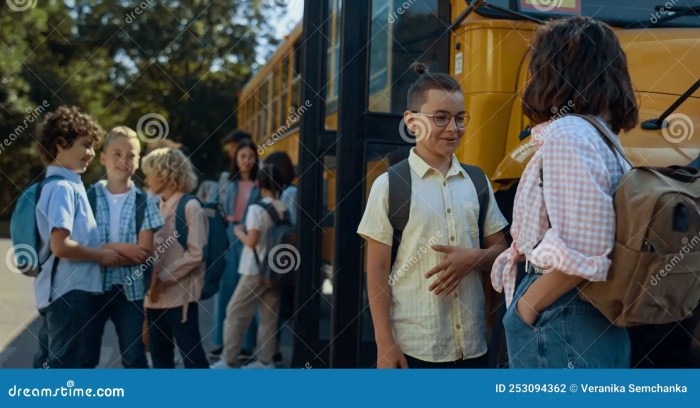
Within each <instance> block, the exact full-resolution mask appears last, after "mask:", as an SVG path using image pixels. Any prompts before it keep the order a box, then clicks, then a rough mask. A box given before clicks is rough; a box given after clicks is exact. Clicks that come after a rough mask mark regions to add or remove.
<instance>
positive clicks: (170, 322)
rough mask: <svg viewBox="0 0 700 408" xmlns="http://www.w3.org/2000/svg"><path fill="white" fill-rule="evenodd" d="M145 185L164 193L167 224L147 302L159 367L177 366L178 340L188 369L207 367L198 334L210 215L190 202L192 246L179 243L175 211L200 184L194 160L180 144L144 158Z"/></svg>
mask: <svg viewBox="0 0 700 408" xmlns="http://www.w3.org/2000/svg"><path fill="white" fill-rule="evenodd" d="M142 168H143V172H144V174H145V175H146V184H147V185H148V187H149V188H150V189H151V191H152V192H153V194H159V195H160V196H161V204H160V213H161V216H162V217H163V220H164V225H163V228H162V229H161V230H160V231H158V232H157V233H156V235H155V239H156V242H162V243H163V244H162V245H161V246H160V247H159V248H158V250H157V258H156V260H155V262H154V264H153V265H154V266H153V274H152V278H151V286H150V289H149V291H148V293H147V295H146V300H145V302H144V306H145V308H146V318H147V322H148V336H149V345H150V351H151V358H152V360H153V367H154V368H174V366H175V361H174V360H175V359H174V350H173V345H177V348H178V350H179V351H180V354H181V355H182V358H183V362H184V365H185V367H186V368H207V367H208V366H209V364H208V363H207V359H206V356H205V354H204V348H203V347H202V339H201V336H200V333H199V315H198V313H199V303H198V301H199V298H200V295H201V293H202V287H203V284H204V271H205V262H204V248H205V246H206V244H207V236H208V228H209V225H208V220H207V217H206V214H205V213H204V212H203V211H202V206H201V204H200V203H199V201H197V200H189V201H188V202H187V204H186V205H185V220H184V221H185V223H186V224H187V228H188V234H187V247H186V248H183V246H181V245H180V244H179V243H178V242H177V237H178V236H179V233H178V232H177V229H176V222H175V221H176V214H175V213H176V210H177V207H178V204H179V202H180V200H181V199H182V198H183V196H184V195H185V194H188V193H189V192H191V191H192V190H193V189H194V188H195V187H196V186H197V176H196V175H195V173H194V168H193V167H192V163H191V162H190V161H189V159H188V158H187V157H186V156H185V155H184V154H183V153H182V152H181V151H180V150H178V149H172V148H160V149H156V150H154V151H152V152H151V153H149V154H148V155H147V156H146V157H144V158H143V162H142Z"/></svg>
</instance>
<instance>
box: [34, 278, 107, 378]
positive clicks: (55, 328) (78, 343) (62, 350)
mask: <svg viewBox="0 0 700 408" xmlns="http://www.w3.org/2000/svg"><path fill="white" fill-rule="evenodd" d="M94 297H95V295H94V294H92V293H89V292H84V291H81V290H73V291H70V292H68V293H66V294H65V295H63V296H61V297H60V298H58V299H56V300H54V301H53V302H51V304H50V305H49V306H47V307H45V308H43V309H41V310H39V314H40V315H41V319H42V322H41V327H40V328H39V336H38V337H39V351H38V352H37V354H36V355H35V357H34V368H79V367H80V364H81V360H82V358H83V350H84V347H85V328H86V326H87V324H88V322H89V321H90V318H91V317H92V313H93V312H94V310H93V309H92V301H93V298H94Z"/></svg>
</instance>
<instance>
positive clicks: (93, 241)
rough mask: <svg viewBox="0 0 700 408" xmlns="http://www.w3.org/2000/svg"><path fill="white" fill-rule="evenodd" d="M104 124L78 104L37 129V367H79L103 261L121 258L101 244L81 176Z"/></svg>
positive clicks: (99, 287)
mask: <svg viewBox="0 0 700 408" xmlns="http://www.w3.org/2000/svg"><path fill="white" fill-rule="evenodd" d="M102 133H103V132H102V129H101V128H100V126H99V125H98V124H97V123H96V122H95V120H94V119H93V118H92V117H90V116H89V115H87V114H85V113H82V112H81V111H80V110H79V109H78V108H77V107H66V106H61V107H59V108H58V109H57V110H56V112H53V113H49V114H48V115H47V116H46V118H45V120H44V121H43V122H42V123H41V124H40V126H39V131H38V135H37V136H38V137H37V139H38V142H39V150H40V153H41V156H42V158H43V159H44V161H45V162H46V163H48V167H47V168H46V176H47V177H49V176H59V177H61V179H58V180H51V181H49V182H47V183H46V184H45V185H44V187H43V189H42V193H41V197H40V199H39V202H38V203H37V208H36V221H37V228H38V232H39V237H40V240H41V246H40V249H39V259H42V260H43V259H46V261H45V262H44V263H43V264H42V265H41V267H40V272H39V275H38V276H37V278H36V280H35V281H34V294H35V297H36V304H37V308H38V309H39V313H40V314H41V318H42V319H43V322H42V327H41V331H40V333H39V346H40V350H39V353H38V354H37V356H36V358H35V361H34V366H35V367H45V368H77V367H79V366H80V360H81V357H82V356H81V351H82V350H83V347H84V332H85V331H84V328H85V326H86V325H87V323H88V321H89V320H90V318H91V316H92V314H93V313H94V310H93V308H92V297H93V294H94V293H100V292H102V280H101V275H100V264H102V265H105V266H111V265H116V264H118V263H119V262H121V261H122V257H121V256H120V255H119V254H118V253H117V252H115V251H113V250H111V249H107V248H100V238H99V235H98V233H97V224H96V223H95V218H94V217H93V215H92V211H91V210H90V204H89V203H88V198H87V194H86V192H85V187H84V186H83V183H82V181H81V179H80V174H82V173H84V172H85V170H86V169H87V166H88V164H89V163H90V162H91V161H92V159H93V158H94V157H95V150H94V145H95V143H97V142H98V141H99V140H100V138H101V136H102Z"/></svg>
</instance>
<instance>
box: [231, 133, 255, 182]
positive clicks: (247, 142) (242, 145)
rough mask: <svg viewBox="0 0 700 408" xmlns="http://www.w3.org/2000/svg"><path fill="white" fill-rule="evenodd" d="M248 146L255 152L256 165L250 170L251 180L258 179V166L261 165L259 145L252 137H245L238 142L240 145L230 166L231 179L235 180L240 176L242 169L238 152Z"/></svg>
mask: <svg viewBox="0 0 700 408" xmlns="http://www.w3.org/2000/svg"><path fill="white" fill-rule="evenodd" d="M246 148H248V149H252V150H253V153H254V154H255V166H253V170H251V171H250V180H251V181H255V180H257V178H258V167H260V156H258V147H257V146H256V145H255V144H254V143H253V142H252V141H251V140H250V139H243V140H241V141H240V142H238V146H237V147H236V154H235V155H234V156H233V159H231V166H230V168H229V173H228V179H229V181H233V180H236V179H238V178H240V176H241V175H240V173H241V169H239V168H238V161H237V160H236V159H237V158H238V152H240V151H241V150H242V149H246Z"/></svg>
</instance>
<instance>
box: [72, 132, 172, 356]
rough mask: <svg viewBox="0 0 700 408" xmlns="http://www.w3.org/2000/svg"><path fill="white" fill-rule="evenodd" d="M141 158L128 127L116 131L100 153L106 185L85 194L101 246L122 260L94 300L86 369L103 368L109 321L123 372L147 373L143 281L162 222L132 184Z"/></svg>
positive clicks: (107, 271) (107, 270) (155, 208)
mask: <svg viewBox="0 0 700 408" xmlns="http://www.w3.org/2000/svg"><path fill="white" fill-rule="evenodd" d="M140 152H141V145H140V144H139V139H138V137H137V135H136V132H134V131H133V130H132V129H130V128H128V127H126V126H118V127H115V128H114V129H112V130H111V131H110V132H109V133H108V134H107V136H106V137H105V140H104V142H103V144H102V152H100V163H101V164H102V165H103V166H104V167H105V170H106V172H107V177H106V180H101V181H99V182H97V183H95V184H93V185H92V186H91V187H90V189H88V191H87V196H88V201H89V202H90V206H91V208H92V211H93V213H94V215H95V220H96V221H97V229H98V232H99V234H100V243H101V244H103V246H104V247H106V248H110V249H113V250H114V251H116V252H118V253H119V254H120V255H122V257H123V261H122V262H121V263H120V264H119V265H117V266H114V267H107V268H102V289H103V291H104V292H103V293H102V294H101V295H98V296H95V297H94V299H93V302H94V304H95V305H94V308H95V314H94V315H93V317H92V319H91V321H90V323H89V324H88V326H87V327H86V340H87V341H86V342H85V359H84V361H83V367H85V368H95V367H96V366H97V364H98V363H99V358H100V348H101V345H102V335H103V334H104V328H105V324H106V323H107V320H112V322H113V323H114V326H115V328H116V331H117V337H118V338H119V349H120V351H121V357H122V365H123V366H124V368H148V364H147V362H146V352H145V348H144V344H143V341H142V339H141V334H142V326H143V320H144V310H143V298H144V294H145V289H146V288H147V286H146V285H147V284H146V281H147V280H148V279H144V278H150V275H149V276H144V272H147V268H145V267H144V266H145V265H147V261H148V259H149V258H150V257H151V256H152V255H153V235H154V233H155V231H157V230H158V229H159V228H160V227H161V226H162V225H163V219H162V217H161V216H160V212H159V211H158V206H157V204H156V203H155V202H154V201H152V200H148V198H147V195H146V193H144V192H143V191H141V190H140V189H139V188H137V187H136V186H135V185H134V183H133V181H131V178H132V177H133V175H134V173H135V172H136V170H137V169H138V167H139V154H140Z"/></svg>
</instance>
